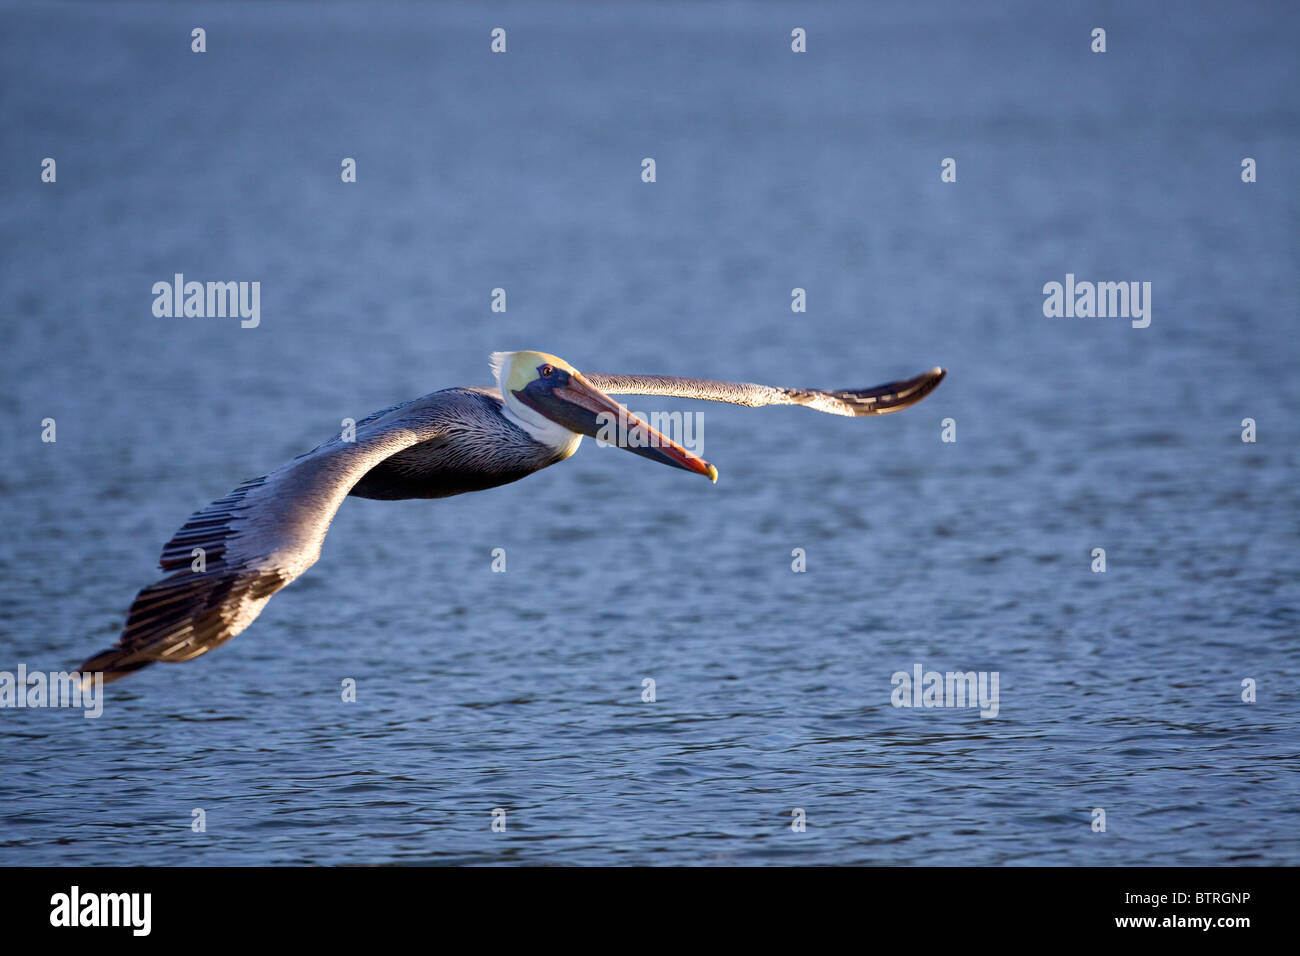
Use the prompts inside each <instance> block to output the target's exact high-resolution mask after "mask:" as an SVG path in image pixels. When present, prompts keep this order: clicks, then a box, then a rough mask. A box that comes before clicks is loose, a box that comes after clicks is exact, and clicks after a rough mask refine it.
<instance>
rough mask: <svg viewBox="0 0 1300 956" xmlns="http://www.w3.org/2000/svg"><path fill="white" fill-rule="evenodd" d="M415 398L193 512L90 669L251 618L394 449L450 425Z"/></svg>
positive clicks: (233, 629)
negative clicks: (418, 409)
mask: <svg viewBox="0 0 1300 956" xmlns="http://www.w3.org/2000/svg"><path fill="white" fill-rule="evenodd" d="M409 404H410V403H408V406H409ZM408 406H396V407H395V408H394V409H391V410H390V409H386V410H385V412H387V413H388V414H385V413H379V414H378V415H374V416H371V417H370V418H368V419H363V420H362V423H361V425H359V426H358V428H357V431H356V438H355V440H354V441H344V440H343V438H342V436H335V437H334V438H332V439H330V440H329V441H327V442H326V443H325V444H323V445H321V446H320V447H318V448H316V449H315V450H313V451H311V452H308V453H307V454H305V455H302V456H300V457H298V458H295V459H294V460H293V461H291V462H289V463H288V464H287V465H284V466H282V467H280V468H278V469H276V470H275V471H273V472H271V473H270V474H268V475H265V476H264V477H261V478H254V479H252V480H251V481H246V482H244V483H243V484H242V485H240V486H239V487H238V488H236V489H235V490H234V491H232V492H231V493H230V494H228V495H226V496H225V497H224V498H219V499H218V500H216V501H214V502H212V504H210V505H208V506H207V507H206V508H203V509H202V510H200V511H196V512H195V513H194V514H192V515H190V519H189V520H188V521H186V522H185V524H184V525H183V526H182V527H181V529H180V530H179V531H177V532H176V533H175V534H174V535H173V536H172V538H171V540H170V541H168V542H167V544H166V545H165V546H164V547H163V551H162V556H161V557H160V558H159V562H158V563H159V565H160V566H161V567H162V569H163V570H164V571H170V572H172V573H171V574H169V575H168V576H167V577H164V578H163V579H162V580H160V581H158V582H157V583H155V584H151V585H149V586H148V587H147V588H145V589H144V590H142V591H141V592H140V593H139V594H138V595H137V596H136V599H135V601H134V603H132V605H131V609H130V611H129V612H128V613H127V620H126V627H125V628H124V629H123V631H122V636H121V638H120V639H119V640H118V642H117V644H116V645H114V646H113V647H110V648H108V649H107V650H104V651H101V652H100V653H98V654H96V655H95V656H93V657H91V658H90V659H89V660H88V661H86V662H85V663H84V664H82V665H81V667H80V671H81V672H82V674H83V675H90V674H93V673H94V672H102V673H103V674H104V680H105V681H106V682H107V681H112V680H116V679H117V678H119V677H122V676H123V675H125V674H128V673H130V672H131V671H135V670H139V669H140V668H141V667H145V666H147V665H149V664H152V663H154V662H155V661H188V660H192V659H193V658H195V657H198V656H199V655H201V654H206V653H207V652H208V651H210V650H212V649H213V648H214V647H217V646H219V645H221V644H224V643H225V642H226V641H228V640H230V639H231V638H232V637H234V636H235V635H237V634H239V633H240V632H241V631H243V630H244V628H246V627H248V625H249V624H251V623H252V622H253V619H254V618H256V617H257V615H258V614H259V613H261V610H262V608H263V607H264V606H265V605H266V602H267V601H269V600H270V599H271V595H272V594H274V593H275V592H276V591H279V590H280V589H281V588H283V587H284V586H285V585H287V584H288V583H289V582H290V581H292V580H294V579H295V578H296V577H298V576H299V575H300V574H302V573H303V572H304V571H306V570H307V569H308V568H309V567H311V566H312V565H313V564H315V563H316V559H317V558H318V557H320V548H321V542H322V541H324V539H325V532H326V531H328V530H329V526H330V522H331V521H333V520H334V514H335V512H337V511H338V508H339V505H340V504H341V503H342V501H343V499H344V498H345V497H346V496H347V493H348V490H349V489H350V488H351V487H352V486H353V485H354V484H356V483H357V481H359V480H360V479H361V478H362V477H363V476H364V475H365V474H366V472H367V471H369V470H370V469H371V468H373V467H374V466H375V465H376V464H378V463H379V462H381V461H383V460H384V459H385V458H387V457H389V456H390V455H393V454H395V453H397V452H399V451H401V450H403V449H405V448H409V447H411V446H412V445H414V444H417V443H418V442H421V441H425V440H428V439H431V438H435V437H437V435H438V433H439V431H440V428H441V426H439V425H438V424H435V423H434V422H432V421H422V420H421V418H420V416H419V415H416V414H412V413H411V411H410V408H409V407H408ZM196 549H201V550H196ZM83 679H84V680H89V676H87V677H85V678H83Z"/></svg>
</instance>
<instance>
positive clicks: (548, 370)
mask: <svg viewBox="0 0 1300 956" xmlns="http://www.w3.org/2000/svg"><path fill="white" fill-rule="evenodd" d="M537 371H538V372H539V373H540V374H541V376H542V378H550V377H551V376H552V375H554V374H555V366H553V365H543V366H540V367H539V368H538V369H537Z"/></svg>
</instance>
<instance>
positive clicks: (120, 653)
mask: <svg viewBox="0 0 1300 956" xmlns="http://www.w3.org/2000/svg"><path fill="white" fill-rule="evenodd" d="M152 663H153V661H142V660H140V659H138V658H135V659H132V654H131V652H130V651H128V650H127V649H126V648H124V647H110V648H107V649H105V650H102V651H100V652H99V653H98V654H96V655H95V656H94V657H92V658H90V659H89V660H88V661H86V663H84V664H82V665H81V666H80V667H78V668H77V671H78V672H79V673H80V674H81V689H82V690H85V689H86V688H87V687H89V686H90V684H91V682H93V680H94V678H95V675H96V674H103V675H104V683H105V684H111V683H112V682H113V681H115V680H118V679H120V678H122V677H125V676H126V675H127V674H130V673H131V672H132V671H138V670H139V669H140V668H142V667H148V666H149V665H150V664H152Z"/></svg>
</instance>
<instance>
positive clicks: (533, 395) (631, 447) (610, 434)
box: [514, 372, 718, 482]
mask: <svg viewBox="0 0 1300 956" xmlns="http://www.w3.org/2000/svg"><path fill="white" fill-rule="evenodd" d="M514 394H515V396H516V397H517V398H518V399H519V400H520V401H522V402H524V403H525V404H526V405H529V406H531V407H532V408H534V409H536V410H537V411H539V412H541V413H542V414H543V415H545V416H546V417H547V418H549V419H551V421H553V422H557V423H559V424H561V425H563V426H564V427H565V428H568V429H569V430H571V431H575V432H578V433H580V434H583V435H588V436H590V437H592V438H599V439H601V440H602V441H606V442H608V443H610V444H612V445H618V447H620V448H625V449H627V450H628V451H630V452H632V453H634V454H637V455H640V456H642V457H643V458H649V459H650V460H651V461H657V462H659V463H660V464H663V465H671V466H672V467H674V468H684V469H686V470H687V471H693V472H695V473H696V474H697V475H704V476H706V477H707V478H708V479H709V480H710V481H715V482H716V481H717V480H718V469H716V468H714V467H713V466H712V465H710V464H709V463H708V462H707V461H705V460H704V459H703V458H700V457H699V456H698V455H693V454H691V453H690V452H689V451H687V450H686V449H685V448H683V447H682V446H681V445H679V444H677V443H676V442H675V441H673V440H672V439H671V438H669V437H668V436H667V435H664V434H663V433H661V432H659V431H656V430H655V429H653V428H651V427H650V426H649V425H648V424H646V423H645V422H644V421H642V420H641V419H639V418H637V417H636V416H635V415H633V414H632V413H631V412H629V411H628V410H627V408H626V407H624V406H623V405H620V404H619V403H618V402H616V401H614V399H612V398H610V397H609V396H608V395H606V394H605V393H604V392H602V391H601V390H600V389H598V388H596V386H594V385H592V384H591V383H590V382H589V381H587V380H586V379H585V378H583V377H582V375H580V374H579V373H577V372H570V373H569V375H568V381H567V382H565V383H563V384H559V385H555V386H554V387H551V386H544V385H543V384H542V383H541V382H540V381H534V382H532V383H531V384H530V385H529V386H528V387H527V388H525V389H521V390H516V391H515V392H514Z"/></svg>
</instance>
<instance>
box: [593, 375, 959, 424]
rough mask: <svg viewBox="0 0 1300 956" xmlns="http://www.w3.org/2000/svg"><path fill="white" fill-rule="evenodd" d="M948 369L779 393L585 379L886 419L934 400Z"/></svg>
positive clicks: (618, 391)
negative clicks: (893, 379) (871, 382)
mask: <svg viewBox="0 0 1300 956" xmlns="http://www.w3.org/2000/svg"><path fill="white" fill-rule="evenodd" d="M947 374H948V372H947V370H946V369H942V368H932V369H930V370H929V371H928V372H922V373H921V374H920V375H917V376H915V377H914V378H909V379H904V380H903V381H901V382H889V383H888V384H885V385H877V386H875V387H874V388H843V389H840V388H834V389H820V388H780V387H778V386H773V385H752V384H749V383H745V382H714V381H710V380H709V379H703V378H672V377H671V376H668V375H589V374H587V373H585V372H584V373H582V376H583V378H585V379H586V380H587V381H589V382H591V384H592V385H594V386H595V387H596V388H598V389H600V390H601V391H602V392H605V393H606V394H608V395H671V396H673V397H675V398H698V399H702V400H703V401H706V402H727V403H728V404H731V405H746V406H749V407H750V408H757V407H759V406H761V405H806V406H808V407H809V408H815V409H816V410H817V411H819V412H826V413H828V414H830V415H847V416H849V417H855V416H858V415H887V414H889V413H890V412H897V411H900V410H902V409H904V408H908V407H909V406H912V405H915V404H916V403H917V402H919V401H920V400H921V399H923V398H925V396H927V395H929V394H930V393H931V392H933V391H934V390H935V389H936V388H938V387H939V383H940V382H942V381H943V377H944V376H945V375H947Z"/></svg>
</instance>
